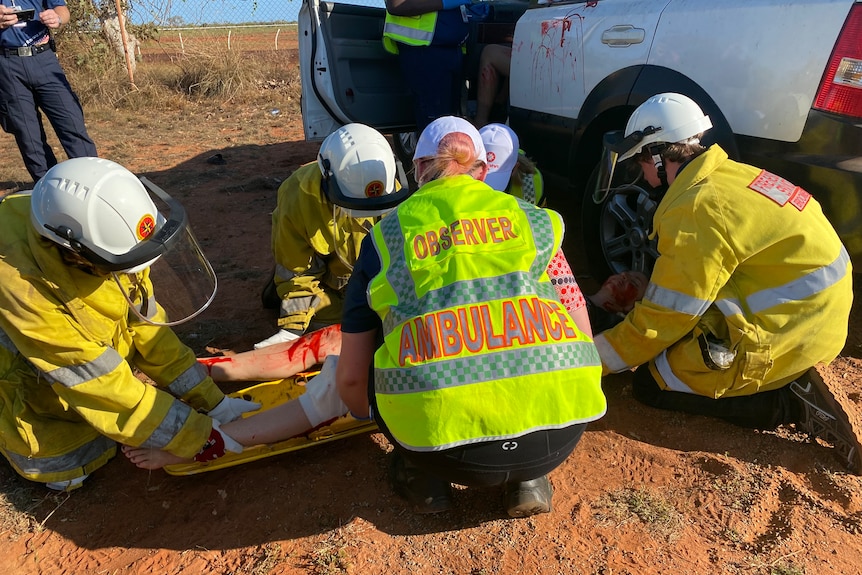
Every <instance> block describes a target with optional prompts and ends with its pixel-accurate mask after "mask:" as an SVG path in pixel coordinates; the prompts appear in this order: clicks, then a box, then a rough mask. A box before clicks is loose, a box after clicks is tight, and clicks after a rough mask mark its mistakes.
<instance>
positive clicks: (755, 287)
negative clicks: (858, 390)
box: [595, 93, 862, 474]
mask: <svg viewBox="0 0 862 575" xmlns="http://www.w3.org/2000/svg"><path fill="white" fill-rule="evenodd" d="M711 128H712V122H711V120H710V119H709V117H708V116H706V115H705V114H704V113H703V111H702V110H701V108H700V107H699V106H698V105H697V103H696V102H694V101H693V100H692V99H691V98H688V97H687V96H685V95H682V94H675V93H665V94H658V95H656V96H653V97H652V98H650V99H648V100H647V101H646V102H644V103H643V104H641V105H640V106H639V107H638V108H637V109H636V110H635V111H634V113H633V114H632V116H631V118H630V119H629V121H628V125H627V126H626V129H625V132H621V131H620V132H613V133H609V134H606V135H605V152H606V158H605V160H606V161H604V162H602V164H600V166H603V167H606V168H607V169H606V170H605V171H604V172H603V176H602V177H599V179H598V187H597V195H596V196H595V198H597V199H599V198H601V197H603V196H605V195H606V194H608V193H612V192H613V188H612V185H613V173H614V172H624V170H617V169H616V164H617V163H618V162H624V161H626V160H628V159H634V160H635V161H636V162H637V163H638V166H639V167H640V169H641V173H642V177H643V179H644V180H646V182H647V183H648V184H649V185H651V186H653V187H654V188H657V189H660V190H661V189H665V188H666V192H665V193H664V196H663V197H662V199H661V201H660V202H659V204H658V207H657V209H656V212H655V215H654V217H653V222H652V228H653V232H652V234H653V235H654V236H656V237H657V238H658V253H659V254H660V256H659V257H658V259H657V260H656V262H655V267H654V269H653V271H652V274H651V276H650V283H649V286H648V287H647V289H646V293H645V296H644V298H643V300H642V301H640V302H638V303H636V304H635V305H634V308H633V309H632V311H631V312H629V313H628V315H627V317H626V319H625V320H624V321H623V322H621V323H620V324H618V325H616V326H615V327H612V328H611V329H609V330H607V331H605V332H603V333H601V334H600V335H598V336H597V337H596V340H595V342H596V347H597V348H598V350H599V354H600V355H601V358H602V366H603V373H617V372H621V371H628V370H630V369H632V368H635V367H637V371H636V372H635V374H634V378H633V382H632V389H633V393H634V396H635V398H636V399H638V400H640V401H642V402H644V403H646V404H648V405H651V406H653V407H657V408H662V409H673V410H679V411H686V412H689V413H695V414H700V415H711V416H714V417H719V418H722V419H725V420H727V421H730V422H732V423H735V424H738V425H742V426H746V427H752V428H758V429H773V428H775V427H777V426H778V425H781V424H787V423H793V424H795V425H796V426H797V428H800V429H804V430H805V431H807V432H808V433H809V434H812V435H817V436H820V437H822V438H824V439H826V440H827V441H829V442H831V443H833V444H834V445H835V447H836V453H838V454H839V455H840V459H841V460H842V461H843V463H844V464H845V465H846V466H848V467H849V468H850V469H851V470H853V471H854V472H855V473H857V474H862V427H860V425H859V421H862V419H859V418H858V417H857V416H855V415H854V406H853V404H852V402H851V401H849V400H848V398H847V397H846V396H845V395H844V394H843V392H842V390H840V389H837V388H835V387H834V386H833V385H830V382H826V381H824V380H823V378H822V377H820V376H819V374H817V372H816V370H813V369H811V368H812V367H813V366H815V365H816V364H818V363H821V362H823V363H827V362H830V361H832V360H833V359H834V358H835V357H836V356H837V355H838V354H839V353H840V351H841V349H842V348H843V347H844V342H845V340H846V338H847V327H848V319H849V315H850V306H851V302H852V299H853V278H852V272H851V264H850V257H849V255H848V253H847V250H846V249H845V248H844V246H843V245H842V244H841V240H840V239H839V237H838V234H837V233H836V232H835V230H834V228H833V227H832V225H831V224H830V223H829V221H828V220H827V219H826V216H825V215H824V214H823V211H822V210H821V208H820V204H819V203H818V202H817V200H815V199H814V198H813V197H811V195H810V194H809V193H808V192H806V191H805V190H803V189H802V188H800V187H798V186H795V185H793V184H791V183H790V182H788V181H787V180H785V179H783V178H781V177H780V176H778V175H776V174H771V173H769V172H767V171H766V170H761V169H760V168H756V167H754V166H749V165H745V164H741V163H739V162H734V161H733V160H730V159H729V158H728V156H727V154H726V153H725V152H724V150H722V149H721V147H720V146H719V145H718V144H713V145H712V146H710V147H709V148H706V147H705V146H703V145H701V139H702V136H703V133H704V132H706V131H708V130H710V129H711Z"/></svg>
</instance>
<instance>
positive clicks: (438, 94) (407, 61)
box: [398, 44, 464, 133]
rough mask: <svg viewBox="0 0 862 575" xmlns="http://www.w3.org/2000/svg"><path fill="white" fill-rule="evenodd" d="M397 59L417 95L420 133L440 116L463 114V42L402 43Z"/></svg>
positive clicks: (412, 90) (399, 46)
mask: <svg viewBox="0 0 862 575" xmlns="http://www.w3.org/2000/svg"><path fill="white" fill-rule="evenodd" d="M398 61H399V64H400V67H401V73H402V74H403V76H404V81H405V82H407V87H408V88H409V90H410V93H411V94H413V97H414V98H415V108H414V110H415V115H416V130H417V133H421V132H422V130H424V129H425V127H426V126H427V125H428V124H430V123H431V122H433V121H434V120H436V119H437V118H439V117H441V116H459V115H461V91H462V86H463V82H464V68H463V62H464V55H463V53H462V52H461V47H460V46H406V45H404V44H399V45H398Z"/></svg>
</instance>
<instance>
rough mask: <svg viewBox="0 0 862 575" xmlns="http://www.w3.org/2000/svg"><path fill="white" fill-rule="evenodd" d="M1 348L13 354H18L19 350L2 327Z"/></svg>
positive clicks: (0, 331) (0, 334)
mask: <svg viewBox="0 0 862 575" xmlns="http://www.w3.org/2000/svg"><path fill="white" fill-rule="evenodd" d="M0 346H2V347H4V348H5V349H7V350H9V351H10V352H12V353H18V348H17V347H16V346H15V344H14V343H12V340H11V339H10V338H9V336H8V335H7V334H6V330H4V329H3V328H2V327H0Z"/></svg>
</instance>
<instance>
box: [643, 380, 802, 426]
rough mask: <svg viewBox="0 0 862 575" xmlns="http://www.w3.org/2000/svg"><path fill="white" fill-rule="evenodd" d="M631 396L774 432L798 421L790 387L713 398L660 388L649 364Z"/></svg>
mask: <svg viewBox="0 0 862 575" xmlns="http://www.w3.org/2000/svg"><path fill="white" fill-rule="evenodd" d="M632 395H634V398H635V399H637V400H638V401H640V402H641V403H645V404H647V405H649V406H650V407H655V408H658V409H668V410H672V411H683V412H685V413H691V414H694V415H707V416H710V417H717V418H719V419H723V420H725V421H728V422H730V423H733V424H735V425H739V426H741V427H749V428H752V429H775V428H776V427H778V426H779V425H782V424H784V423H792V422H794V421H797V420H798V414H796V413H795V412H794V408H793V406H794V401H793V399H792V395H791V391H790V388H789V387H788V386H784V387H781V388H778V389H773V390H770V391H762V392H760V393H755V394H753V395H743V396H738V397H722V398H719V399H713V398H711V397H706V396H703V395H696V394H693V393H683V392H679V391H667V390H664V389H662V388H660V387H659V385H658V383H657V382H656V380H655V379H654V378H653V376H652V373H650V370H649V368H648V367H647V366H646V365H642V366H640V367H639V368H638V369H637V370H636V371H635V374H634V377H633V378H632Z"/></svg>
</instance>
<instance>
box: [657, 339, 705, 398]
mask: <svg viewBox="0 0 862 575" xmlns="http://www.w3.org/2000/svg"><path fill="white" fill-rule="evenodd" d="M655 367H656V369H657V370H658V372H659V373H660V374H661V378H662V379H663V380H664V383H665V385H667V386H668V388H670V389H671V390H672V391H679V392H680V393H691V394H693V395H698V394H697V393H695V391H694V390H693V389H692V388H690V387H689V386H688V385H686V384H685V382H683V381H682V380H681V379H680V378H678V377H677V376H676V374H675V373H674V372H673V368H671V366H670V362H669V361H668V360H667V350H664V351H662V352H661V353H660V354H658V357H656V358H655ZM644 369H645V368H644Z"/></svg>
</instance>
